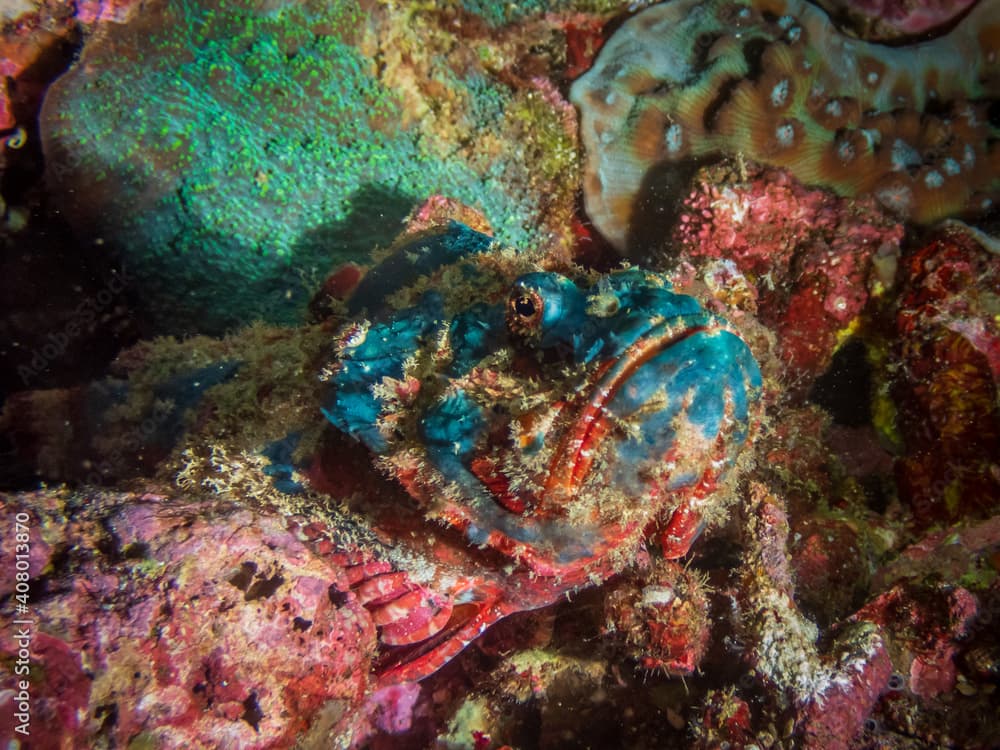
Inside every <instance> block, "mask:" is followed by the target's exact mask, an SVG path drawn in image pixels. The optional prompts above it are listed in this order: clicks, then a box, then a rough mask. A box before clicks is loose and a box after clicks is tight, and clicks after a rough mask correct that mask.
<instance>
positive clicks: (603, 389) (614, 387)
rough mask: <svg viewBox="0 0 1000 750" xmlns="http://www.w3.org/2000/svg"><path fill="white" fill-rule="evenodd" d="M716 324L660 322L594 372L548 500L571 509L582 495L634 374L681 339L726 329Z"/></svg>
mask: <svg viewBox="0 0 1000 750" xmlns="http://www.w3.org/2000/svg"><path fill="white" fill-rule="evenodd" d="M710 321H711V319H709V320H706V322H704V323H701V324H698V325H694V326H692V325H691V320H690V316H683V317H677V318H669V319H667V320H663V321H660V322H659V323H656V324H654V325H652V326H650V328H649V329H648V330H647V331H646V332H645V333H643V334H642V335H641V336H640V337H639V338H638V339H637V340H636V341H635V342H634V343H632V344H631V345H629V346H628V347H627V348H626V349H625V350H624V351H623V352H622V353H621V355H619V356H618V357H617V358H616V359H614V360H611V361H609V362H608V363H606V364H605V365H603V366H602V367H601V368H599V369H598V370H597V371H596V372H595V373H594V375H593V376H592V378H591V382H590V386H589V387H588V388H586V389H585V395H584V396H583V398H582V399H581V402H580V406H579V407H578V408H577V409H576V414H575V417H574V418H573V421H572V422H571V423H570V424H569V425H568V426H567V428H566V429H565V430H564V431H563V433H562V436H561V437H560V439H559V442H558V444H557V446H556V448H555V451H554V453H553V457H552V461H551V463H550V465H549V468H548V472H547V473H546V477H545V483H544V490H543V495H544V497H545V498H546V500H547V501H549V502H553V503H558V504H562V505H565V504H566V503H568V502H570V501H572V500H573V499H574V498H575V497H576V496H577V494H578V492H579V491H580V488H581V486H582V485H583V482H584V480H585V479H586V478H587V477H588V476H589V474H590V472H591V469H592V468H593V463H594V460H595V458H596V457H597V456H598V455H600V453H601V450H600V448H601V446H602V443H603V441H604V439H605V438H606V437H608V436H609V434H611V433H612V431H613V430H614V429H615V426H616V419H615V417H614V415H613V414H612V413H611V410H610V408H609V407H610V404H611V402H612V401H613V400H614V399H615V398H616V397H617V396H618V395H619V394H620V393H621V391H622V389H623V388H625V386H626V385H627V384H628V383H629V382H630V381H631V380H632V378H633V376H634V375H635V374H636V373H637V372H638V371H639V370H640V369H641V368H642V367H643V366H644V365H646V364H647V363H648V362H649V361H650V360H652V359H653V358H654V357H656V356H657V355H659V354H661V353H663V352H665V351H666V350H667V349H669V348H670V347H672V346H674V345H676V344H678V343H680V342H681V341H684V340H685V339H688V338H690V337H692V336H695V335H697V334H699V333H705V332H712V331H716V330H721V329H720V326H719V325H718V324H717V323H716V324H714V325H713V324H712V322H710Z"/></svg>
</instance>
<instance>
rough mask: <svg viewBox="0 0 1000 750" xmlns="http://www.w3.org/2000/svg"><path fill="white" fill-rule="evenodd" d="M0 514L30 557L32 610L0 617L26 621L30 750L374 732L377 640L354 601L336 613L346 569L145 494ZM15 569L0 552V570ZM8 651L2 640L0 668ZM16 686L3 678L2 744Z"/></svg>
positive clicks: (40, 504)
mask: <svg viewBox="0 0 1000 750" xmlns="http://www.w3.org/2000/svg"><path fill="white" fill-rule="evenodd" d="M2 503H3V507H4V509H5V512H4V514H3V519H2V520H0V528H2V530H3V533H4V535H5V537H6V538H8V539H11V540H13V539H14V538H15V531H16V529H15V519H21V520H20V521H18V522H19V523H20V524H21V526H22V528H25V529H30V532H29V539H28V541H27V542H26V544H27V545H28V546H29V547H30V548H31V550H32V551H33V555H34V556H33V558H32V560H31V564H30V568H29V573H30V575H31V578H32V579H33V583H32V584H31V591H32V596H31V600H30V601H31V603H30V606H27V607H25V608H24V609H23V610H22V612H21V615H15V614H14V605H15V600H14V598H13V597H7V598H6V599H5V602H4V605H3V609H2V612H3V616H4V618H5V620H7V621H10V620H13V619H18V620H21V621H25V620H28V621H30V623H31V624H30V625H29V626H28V630H29V632H30V633H31V641H30V645H29V647H28V652H30V653H31V655H32V656H31V665H32V672H31V680H30V682H31V685H30V689H29V693H30V706H31V713H32V716H31V721H30V724H31V729H32V731H31V733H30V742H31V746H32V747H124V746H132V747H137V746H141V747H157V748H207V747H243V748H258V749H262V748H278V747H289V746H291V744H292V743H293V742H294V741H295V740H296V739H310V740H311V741H313V742H316V743H319V744H324V743H327V742H332V741H333V738H336V739H337V741H338V742H340V743H341V746H347V745H348V744H350V743H351V742H352V740H360V739H362V738H363V737H364V736H365V735H366V734H367V733H369V732H370V731H371V727H370V726H368V725H367V724H366V721H367V718H366V712H365V711H363V710H362V708H363V706H364V704H365V701H366V697H367V695H368V693H369V676H368V671H369V665H370V662H371V658H372V656H373V653H374V651H373V649H374V644H375V631H374V625H373V623H372V621H371V619H370V618H369V617H368V615H367V613H366V612H365V611H364V609H363V608H362V607H361V606H360V605H359V604H358V603H357V602H355V601H354V600H350V599H348V600H345V601H342V602H341V603H340V604H339V605H337V604H334V603H333V599H335V598H336V597H335V596H334V594H335V592H336V591H337V590H338V589H340V588H343V589H346V588H347V585H348V584H347V582H346V578H345V571H344V570H343V569H342V568H340V567H339V566H337V565H336V564H335V563H334V562H333V561H332V560H330V559H329V558H326V559H322V558H320V557H318V556H315V555H312V554H310V553H309V551H308V549H307V548H306V547H304V546H303V545H302V544H301V542H299V541H298V540H297V538H296V536H295V534H293V533H292V532H291V531H289V530H288V529H287V528H286V521H285V519H283V518H281V517H280V516H277V515H274V514H269V513H258V512H250V511H247V510H245V509H239V508H237V507H234V506H233V505H232V504H228V503H225V502H218V501H213V500H209V501H207V502H206V501H194V502H191V501H187V500H185V499H184V498H182V497H176V496H174V497H168V496H159V495H151V494H147V495H144V496H138V495H129V494H114V493H98V492H91V493H86V494H73V493H69V492H59V493H45V492H40V493H36V494H25V495H17V496H14V495H4V496H3V498H2ZM13 553H14V549H13V545H9V546H8V545H4V547H3V553H2V554H0V562H2V563H3V565H4V566H6V569H7V570H13V569H14V558H13ZM10 588H11V589H12V588H13V584H11V586H10ZM4 593H5V594H9V593H10V591H5V592H4ZM14 635H15V632H14V630H13V629H12V628H5V629H4V632H3V634H2V635H0V658H2V659H3V661H4V663H5V664H7V663H10V664H14V660H15V659H16V658H17V654H18V653H19V648H20V646H21V645H23V644H18V643H17V642H16V641H15V640H14ZM18 679H19V678H18V677H17V675H16V674H15V672H14V670H13V669H12V670H6V669H5V670H4V675H3V676H2V677H0V686H2V687H0V705H2V707H3V712H2V718H0V722H2V724H0V737H4V738H5V739H6V740H10V741H13V740H14V739H16V738H19V737H21V735H19V734H16V733H15V732H14V731H13V726H12V724H11V722H12V721H13V711H12V710H11V707H12V705H13V702H12V701H13V698H14V696H15V695H16V687H17V681H18ZM326 746H329V745H326Z"/></svg>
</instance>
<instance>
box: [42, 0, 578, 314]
mask: <svg viewBox="0 0 1000 750" xmlns="http://www.w3.org/2000/svg"><path fill="white" fill-rule="evenodd" d="M438 23H442V24H446V25H447V26H448V28H449V34H450V33H452V31H451V30H452V29H453V27H452V26H451V25H450V23H449V22H448V20H447V18H442V19H440V20H439V19H438V18H437V17H436V16H433V15H430V16H428V15H419V14H416V15H415V14H412V13H411V12H410V11H408V10H406V9H402V8H401V9H391V8H389V7H388V6H379V7H377V8H374V9H372V8H362V7H361V6H360V5H359V4H357V3H355V2H351V1H350V0H342V1H340V0H338V2H331V3H325V2H309V3H297V2H282V3H270V2H257V3H251V4H241V5H239V6H236V5H228V6H219V5H218V3H215V2H207V1H205V2H201V1H199V2H194V3H187V2H180V1H179V0H157V2H153V3H148V4H146V5H144V6H143V9H142V12H141V13H138V14H136V15H135V17H134V18H133V19H132V20H131V22H129V23H128V24H124V25H119V24H109V25H107V27H106V28H105V29H104V31H103V33H101V34H99V35H95V36H94V37H93V38H92V39H90V40H89V41H88V43H87V44H86V45H85V47H84V50H83V52H82V55H81V58H80V61H79V63H78V64H77V65H76V66H74V67H73V68H72V69H71V70H70V71H69V72H68V73H67V74H66V75H65V76H63V77H62V78H61V79H60V80H59V81H58V82H56V84H55V85H54V86H53V87H52V89H51V90H50V91H49V93H48V96H47V98H46V104H45V108H44V111H43V114H42V118H41V120H42V123H41V130H42V135H43V138H44V142H45V152H46V160H47V168H48V180H49V182H50V184H51V185H52V186H53V187H54V188H56V189H57V190H58V192H59V193H60V194H61V195H62V196H63V197H64V199H65V204H66V206H65V208H66V210H67V211H68V213H69V215H70V216H71V217H72V218H73V219H74V225H75V227H76V229H77V230H78V231H79V232H80V233H81V234H82V235H84V236H86V237H89V238H100V239H101V240H102V241H103V242H106V243H108V245H109V246H111V247H113V248H115V249H118V250H120V251H122V252H123V253H124V256H125V258H126V262H127V263H128V264H129V265H130V267H132V268H134V270H135V281H136V286H137V288H138V289H140V290H141V292H140V299H141V300H142V304H143V306H144V308H145V309H146V310H148V311H149V312H151V313H152V315H153V319H154V321H155V324H156V325H158V326H159V327H160V329H161V330H164V329H166V330H177V329H178V328H183V329H186V330H196V331H211V332H215V333H218V332H221V331H222V330H225V329H226V328H227V327H229V326H232V325H235V324H239V323H243V322H246V321H249V320H254V319H265V320H269V321H272V322H279V321H280V322H285V323H288V322H299V321H301V319H302V313H303V309H304V306H305V302H306V300H307V298H308V295H309V294H310V293H311V292H312V291H314V289H315V286H316V284H317V283H318V281H319V279H321V278H322V277H323V276H324V275H325V274H326V272H327V271H328V270H329V268H330V266H331V265H332V264H335V263H337V262H342V261H344V260H352V259H353V260H358V259H363V258H365V257H367V254H368V253H369V252H370V251H371V249H372V247H373V246H374V245H376V244H383V245H387V244H389V242H390V241H391V240H392V238H393V237H394V236H395V234H396V232H397V231H398V229H399V222H400V221H401V220H402V219H403V218H404V217H405V216H406V215H407V213H408V212H409V211H410V209H411V208H412V207H413V206H414V205H415V204H416V203H418V202H419V201H420V200H423V199H424V198H425V197H426V196H428V195H430V194H433V193H438V192H446V193H448V194H449V195H451V196H454V197H456V198H459V199H462V200H464V201H465V202H466V203H468V204H470V205H475V206H477V207H478V208H479V209H480V210H481V211H483V212H484V213H485V214H486V215H487V217H488V218H489V220H490V221H491V223H492V225H493V227H494V231H495V232H496V233H497V235H498V236H500V237H504V238H505V239H506V240H508V241H511V242H516V243H518V244H521V245H541V244H546V243H549V242H550V241H551V240H552V238H553V236H554V234H553V231H552V230H553V228H554V227H556V226H558V225H559V223H560V222H561V221H564V220H565V219H566V217H567V216H568V213H569V207H570V206H571V200H572V193H573V189H574V188H573V185H574V182H575V181H574V179H572V175H573V172H574V163H575V160H576V151H575V149H574V140H575V126H574V123H573V121H572V118H573V115H572V110H571V108H569V107H568V105H567V104H565V102H563V103H562V111H556V110H554V108H553V107H552V97H553V96H554V97H555V98H556V99H559V98H560V97H559V95H558V93H557V92H556V90H555V89H554V88H553V87H551V86H548V87H546V86H545V84H544V81H543V79H538V83H537V85H536V83H532V80H533V79H532V77H528V78H526V79H517V80H513V81H510V82H509V83H506V82H503V81H501V80H499V77H498V76H497V75H495V71H497V70H499V69H501V68H503V67H505V66H507V65H511V64H512V60H514V59H516V56H517V55H518V54H524V53H523V51H521V52H519V51H518V50H517V49H516V48H515V49H514V50H510V49H508V48H506V47H504V46H503V40H501V41H500V42H491V41H490V40H489V38H488V36H484V37H483V38H481V39H480V40H478V41H477V42H475V43H474V44H473V43H470V44H467V45H455V44H454V40H453V39H452V37H451V36H450V35H446V34H444V33H442V31H441V29H440V28H439V27H438V25H437V24H438ZM470 27H471V29H472V30H470V31H469V32H468V33H470V34H473V33H475V32H474V29H475V25H474V24H470ZM487 63H488V64H487ZM508 80H510V79H508ZM512 84H513V85H512ZM543 89H544V90H543ZM137 102H141V105H138V106H137V105H136V103H137ZM567 116H568V117H569V122H568V123H567V122H565V121H564V120H565V118H566V117H567ZM567 124H568V125H569V126H570V127H569V129H567V127H566V126H567ZM528 133H531V135H530V136H529V135H527V134H528ZM519 134H524V135H525V136H526V137H524V138H521V137H520V135H519ZM556 175H558V176H559V177H560V178H562V179H563V180H565V182H564V188H562V189H560V190H556V191H555V192H553V191H552V190H551V188H550V187H549V186H546V187H545V190H544V197H543V196H542V191H541V190H540V189H538V186H536V185H535V182H536V181H537V180H539V179H544V178H554V177H555V176H556ZM567 178H568V179H567ZM220 300H224V302H220Z"/></svg>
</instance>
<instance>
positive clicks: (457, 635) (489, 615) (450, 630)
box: [376, 588, 517, 687]
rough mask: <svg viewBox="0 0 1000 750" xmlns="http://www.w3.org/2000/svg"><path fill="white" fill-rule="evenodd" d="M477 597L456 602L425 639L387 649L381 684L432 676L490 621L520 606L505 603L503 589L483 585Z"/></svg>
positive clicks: (378, 670)
mask: <svg viewBox="0 0 1000 750" xmlns="http://www.w3.org/2000/svg"><path fill="white" fill-rule="evenodd" d="M475 597H476V598H475V600H474V601H467V602H463V603H457V604H455V605H454V607H453V608H452V609H451V616H450V617H449V619H448V622H447V623H446V624H445V625H444V626H443V627H442V628H440V629H439V630H438V631H437V632H436V633H434V634H433V635H431V636H430V637H428V638H426V639H425V640H423V641H420V642H415V643H413V644H411V645H409V646H400V647H397V648H389V649H386V650H385V651H384V652H383V654H382V657H381V658H380V659H379V662H378V664H377V665H376V674H377V675H378V681H379V686H380V687H385V686H387V685H395V684H399V683H402V682H417V681H419V680H422V679H424V678H425V677H429V676H430V675H432V674H434V672H437V671H438V670H439V669H441V667H443V666H444V665H445V664H447V663H448V662H449V661H451V660H452V659H453V658H454V657H456V656H457V655H458V654H459V653H461V651H462V650H463V649H464V648H465V647H466V646H468V645H469V644H470V643H471V642H472V641H474V640H475V639H476V638H477V637H479V636H480V635H481V634H482V633H483V631H485V630H486V629H487V628H488V627H489V626H490V625H492V624H493V623H495V622H497V621H498V620H501V619H502V618H504V617H506V616H507V615H509V614H511V613H512V612H514V611H516V610H517V608H516V607H509V606H504V604H503V598H502V595H501V592H500V591H499V589H493V588H490V589H479V590H477V591H476V592H475ZM383 643H385V640H384V639H383ZM386 645H389V644H386Z"/></svg>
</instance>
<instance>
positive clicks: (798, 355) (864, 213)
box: [670, 165, 903, 376]
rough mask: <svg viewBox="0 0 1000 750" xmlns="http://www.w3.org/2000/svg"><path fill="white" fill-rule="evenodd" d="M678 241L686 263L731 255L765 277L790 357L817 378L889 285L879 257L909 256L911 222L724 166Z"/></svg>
mask: <svg viewBox="0 0 1000 750" xmlns="http://www.w3.org/2000/svg"><path fill="white" fill-rule="evenodd" d="M670 239H671V247H672V252H673V253H675V254H676V255H677V257H678V259H679V260H681V261H690V262H692V263H693V264H695V265H699V264H701V263H703V261H704V259H708V258H711V259H725V260H726V261H727V262H732V263H733V264H735V266H736V268H737V269H738V270H739V271H741V272H742V273H743V274H746V275H747V276H748V277H749V278H750V279H752V280H754V281H756V287H757V305H756V312H757V314H758V316H759V317H760V319H761V320H762V321H764V322H765V323H767V324H769V326H770V327H771V328H772V329H774V330H775V331H776V332H777V334H778V342H779V344H778V345H779V348H780V352H781V356H782V359H783V360H784V361H785V363H786V364H787V365H789V366H790V367H791V368H792V370H793V373H794V374H796V375H798V374H806V375H810V376H815V375H818V374H819V373H821V372H822V371H823V370H824V369H825V368H826V367H827V365H829V363H830V358H831V357H832V355H833V353H834V351H835V350H836V349H837V347H838V346H839V344H840V343H841V341H842V340H843V338H844V336H845V334H846V333H847V331H849V330H850V328H851V326H852V324H853V323H854V321H855V320H856V318H857V317H858V316H859V315H860V314H861V312H862V310H863V309H864V308H865V306H866V305H867V304H868V301H869V298H870V297H871V296H873V295H877V294H878V293H880V292H881V291H882V288H883V287H884V286H885V285H886V284H887V283H889V280H888V279H885V280H881V279H880V278H879V267H880V266H879V262H878V259H879V257H880V256H887V257H893V258H894V257H896V256H897V255H898V254H899V246H900V243H901V241H902V239H903V226H902V225H901V224H900V223H899V222H897V221H896V220H894V219H893V218H892V217H890V216H888V215H887V214H886V212H885V211H884V210H881V209H880V208H879V206H878V205H877V203H876V202H875V201H874V200H873V199H870V198H869V199H864V200H859V201H856V202H854V203H853V204H849V201H848V200H847V199H844V198H838V197H837V196H835V195H832V194H831V193H829V192H828V191H825V190H819V189H814V188H807V187H805V186H803V185H802V184H801V183H800V182H798V181H797V180H796V179H795V178H794V177H793V176H792V175H790V174H789V173H788V172H787V171H784V170H777V169H759V168H755V167H747V168H746V169H745V170H744V172H743V174H737V173H736V171H735V170H731V169H728V168H726V167H725V166H724V165H723V166H719V167H718V168H715V167H712V168H707V169H704V170H701V171H700V172H699V173H698V174H697V175H696V177H695V179H694V180H693V181H692V187H691V191H690V193H689V194H688V195H687V197H686V198H684V200H683V203H682V206H681V209H680V216H679V220H678V222H677V225H676V227H675V229H674V231H673V233H672V235H671V238H670Z"/></svg>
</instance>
